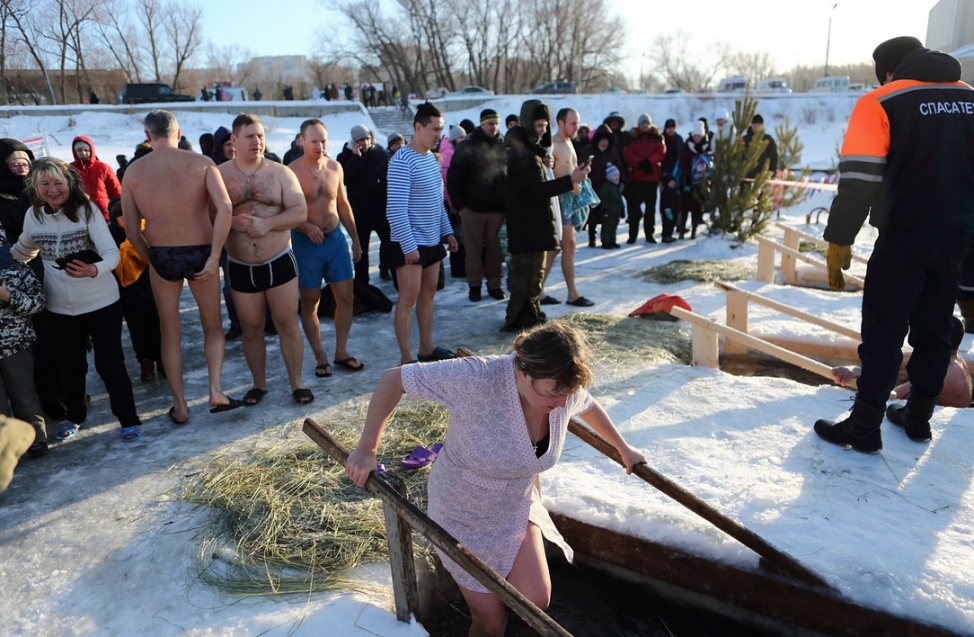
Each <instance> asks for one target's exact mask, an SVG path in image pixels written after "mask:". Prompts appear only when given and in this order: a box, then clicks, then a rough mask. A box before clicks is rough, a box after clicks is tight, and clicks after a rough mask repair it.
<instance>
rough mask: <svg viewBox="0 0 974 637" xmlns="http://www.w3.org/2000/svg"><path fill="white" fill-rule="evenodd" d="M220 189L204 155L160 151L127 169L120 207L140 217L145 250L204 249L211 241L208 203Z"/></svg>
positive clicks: (219, 194)
mask: <svg viewBox="0 0 974 637" xmlns="http://www.w3.org/2000/svg"><path fill="white" fill-rule="evenodd" d="M221 185H222V180H221V179H220V176H219V174H218V172H217V168H216V165H215V164H214V163H213V161H212V160H211V159H209V158H208V157H204V156H203V155H198V154H196V153H193V152H190V151H186V150H179V149H178V148H160V149H157V150H154V151H153V152H151V153H149V154H148V155H145V156H144V157H142V158H140V159H139V160H138V161H135V162H132V163H131V164H130V165H129V168H128V169H127V170H126V172H125V188H124V189H123V192H122V209H123V210H132V211H136V212H137V214H138V216H139V217H142V218H144V219H145V229H144V230H143V234H144V235H145V238H146V241H147V242H148V244H149V245H150V246H153V247H159V246H192V245H208V244H210V243H211V242H212V241H213V222H212V220H211V218H210V201H211V197H213V198H214V200H215V201H221V200H222V197H223V194H222V193H223V189H222V188H221ZM133 205H134V207H133ZM135 227H138V224H136V225H135Z"/></svg>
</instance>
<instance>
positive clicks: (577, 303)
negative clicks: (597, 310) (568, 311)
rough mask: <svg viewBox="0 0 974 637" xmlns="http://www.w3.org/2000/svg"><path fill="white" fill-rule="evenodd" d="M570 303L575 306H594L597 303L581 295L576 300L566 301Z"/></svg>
mask: <svg viewBox="0 0 974 637" xmlns="http://www.w3.org/2000/svg"><path fill="white" fill-rule="evenodd" d="M565 303H567V304H568V305H574V306H575V307H592V306H593V305H595V301H589V300H588V299H587V298H585V297H584V296H580V297H578V298H577V299H575V300H574V301H565Z"/></svg>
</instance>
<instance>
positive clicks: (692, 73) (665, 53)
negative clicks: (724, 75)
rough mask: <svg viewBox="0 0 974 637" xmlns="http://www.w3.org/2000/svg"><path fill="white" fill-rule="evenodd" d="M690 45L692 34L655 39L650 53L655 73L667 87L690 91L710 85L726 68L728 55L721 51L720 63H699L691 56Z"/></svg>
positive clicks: (679, 33) (718, 59) (669, 35)
mask: <svg viewBox="0 0 974 637" xmlns="http://www.w3.org/2000/svg"><path fill="white" fill-rule="evenodd" d="M690 46H691V44H690V35H689V34H687V33H684V32H682V31H678V32H677V33H676V34H667V35H658V36H656V39H655V40H653V44H652V46H651V47H650V51H649V59H650V61H651V62H652V63H653V65H654V67H655V69H654V70H653V71H652V73H653V74H654V75H656V76H658V77H659V78H660V79H662V80H663V83H664V84H666V85H667V86H670V87H672V88H679V89H683V90H684V91H688V92H693V91H697V90H699V89H701V88H704V87H707V86H709V85H710V83H711V82H713V80H714V77H716V75H717V73H719V72H720V71H721V70H722V69H723V68H724V67H725V61H724V60H725V59H726V52H723V51H722V52H719V54H718V55H717V61H716V62H713V63H710V64H708V63H706V62H700V61H697V57H696V56H694V55H691V52H690Z"/></svg>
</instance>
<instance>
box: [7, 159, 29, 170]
mask: <svg viewBox="0 0 974 637" xmlns="http://www.w3.org/2000/svg"><path fill="white" fill-rule="evenodd" d="M7 168H10V169H14V168H30V162H29V161H27V160H26V159H15V160H13V161H8V162H7Z"/></svg>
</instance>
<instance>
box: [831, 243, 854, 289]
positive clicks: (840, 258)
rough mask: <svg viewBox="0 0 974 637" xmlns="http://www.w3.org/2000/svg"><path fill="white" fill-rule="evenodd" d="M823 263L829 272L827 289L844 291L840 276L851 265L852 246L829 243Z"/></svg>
mask: <svg viewBox="0 0 974 637" xmlns="http://www.w3.org/2000/svg"><path fill="white" fill-rule="evenodd" d="M825 262H826V264H827V265H828V270H829V287H830V288H832V289H833V290H844V289H845V278H844V277H843V276H842V270H848V269H849V266H851V265H852V246H840V245H836V244H834V243H830V244H829V252H828V255H827V256H826V257H825Z"/></svg>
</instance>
